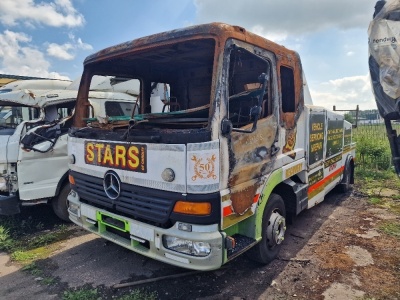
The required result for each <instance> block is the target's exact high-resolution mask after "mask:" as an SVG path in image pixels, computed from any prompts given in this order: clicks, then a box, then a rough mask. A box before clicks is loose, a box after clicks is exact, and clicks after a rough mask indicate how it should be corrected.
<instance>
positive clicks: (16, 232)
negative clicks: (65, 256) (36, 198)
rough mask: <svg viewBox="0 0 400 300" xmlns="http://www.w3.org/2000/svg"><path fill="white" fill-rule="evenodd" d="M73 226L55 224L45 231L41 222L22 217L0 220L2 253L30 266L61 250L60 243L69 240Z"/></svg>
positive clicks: (0, 248) (0, 249) (9, 217)
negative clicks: (4, 252)
mask: <svg viewBox="0 0 400 300" xmlns="http://www.w3.org/2000/svg"><path fill="white" fill-rule="evenodd" d="M72 228H73V227H72V226H67V225H65V224H55V225H54V226H52V228H49V229H46V230H44V224H43V223H42V222H41V221H38V220H34V219H33V218H30V217H28V218H27V219H26V220H21V217H20V216H8V217H1V218H0V251H6V252H7V253H9V254H10V256H11V259H12V260H14V261H18V262H21V263H23V264H30V263H32V262H33V261H35V260H37V259H43V258H47V257H48V256H49V255H50V254H51V253H52V252H53V251H55V250H57V249H58V248H59V245H57V242H58V241H62V240H65V239H67V238H68V237H69V236H70V235H71V234H72V233H73V230H71V229H72Z"/></svg>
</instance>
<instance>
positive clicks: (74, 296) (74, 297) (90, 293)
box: [62, 288, 101, 300]
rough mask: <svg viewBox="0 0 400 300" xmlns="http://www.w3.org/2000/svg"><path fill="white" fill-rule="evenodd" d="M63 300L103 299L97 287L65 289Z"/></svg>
mask: <svg viewBox="0 0 400 300" xmlns="http://www.w3.org/2000/svg"><path fill="white" fill-rule="evenodd" d="M62 299H63V300H83V299H84V300H97V299H101V298H100V295H99V294H98V293H97V289H89V288H78V289H73V290H67V291H64V294H63V297H62Z"/></svg>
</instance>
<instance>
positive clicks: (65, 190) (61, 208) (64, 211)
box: [51, 184, 71, 222]
mask: <svg viewBox="0 0 400 300" xmlns="http://www.w3.org/2000/svg"><path fill="white" fill-rule="evenodd" d="M70 190H71V188H70V187H69V184H65V185H64V186H63V187H62V188H61V190H60V193H59V194H58V196H56V197H54V199H53V200H52V202H51V206H52V207H53V211H54V213H55V214H56V216H57V217H59V218H60V219H61V220H63V221H66V222H71V221H70V220H69V214H68V200H67V197H68V194H69V192H70Z"/></svg>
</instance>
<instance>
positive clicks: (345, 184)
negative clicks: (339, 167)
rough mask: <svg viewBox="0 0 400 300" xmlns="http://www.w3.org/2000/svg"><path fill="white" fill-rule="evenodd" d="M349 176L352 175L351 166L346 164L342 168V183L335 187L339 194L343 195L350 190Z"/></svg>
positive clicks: (348, 163)
mask: <svg viewBox="0 0 400 300" xmlns="http://www.w3.org/2000/svg"><path fill="white" fill-rule="evenodd" d="M351 174H352V169H351V165H350V162H347V163H346V166H345V167H344V172H343V178H342V181H341V182H340V183H339V185H338V187H337V190H338V192H339V193H343V194H344V193H347V192H348V191H350V190H351V184H350V181H351Z"/></svg>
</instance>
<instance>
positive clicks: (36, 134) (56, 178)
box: [17, 108, 70, 200]
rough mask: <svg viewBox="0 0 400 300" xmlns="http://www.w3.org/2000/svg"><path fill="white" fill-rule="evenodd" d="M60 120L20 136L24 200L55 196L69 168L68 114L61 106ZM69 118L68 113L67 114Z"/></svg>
mask: <svg viewBox="0 0 400 300" xmlns="http://www.w3.org/2000/svg"><path fill="white" fill-rule="evenodd" d="M57 111H58V112H57V114H58V118H59V120H61V121H60V122H54V121H53V122H51V125H49V124H45V125H41V126H37V127H35V128H33V129H31V130H29V131H28V132H27V134H26V135H25V136H23V137H22V139H21V144H20V149H19V153H18V162H17V171H18V186H19V195H20V199H21V200H33V199H41V198H49V197H54V196H55V194H56V190H57V186H58V184H59V182H60V180H61V179H62V178H63V176H64V175H65V174H67V172H68V152H67V140H68V129H69V128H68V127H69V126H70V125H69V123H70V122H68V121H66V119H64V118H62V117H63V116H64V115H67V114H68V112H69V111H68V110H67V109H65V108H58V110H57ZM67 118H68V117H67Z"/></svg>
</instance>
